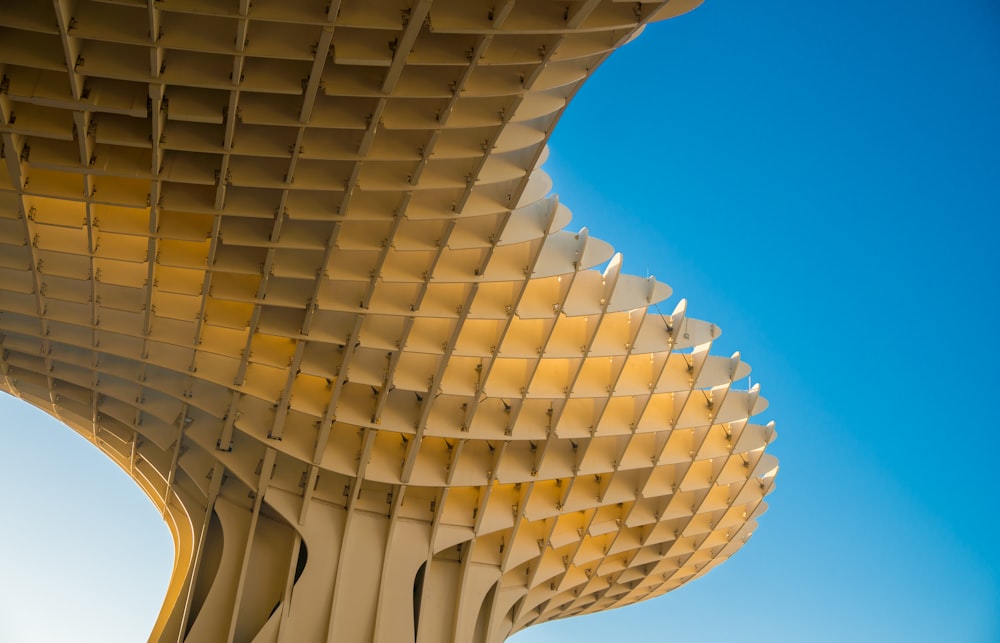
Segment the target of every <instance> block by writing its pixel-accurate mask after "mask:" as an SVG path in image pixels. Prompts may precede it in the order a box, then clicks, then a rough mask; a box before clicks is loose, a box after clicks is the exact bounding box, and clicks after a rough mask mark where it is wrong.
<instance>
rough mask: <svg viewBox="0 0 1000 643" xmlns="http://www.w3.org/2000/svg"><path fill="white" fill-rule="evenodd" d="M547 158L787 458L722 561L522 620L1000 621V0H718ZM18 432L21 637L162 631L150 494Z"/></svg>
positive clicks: (869, 634)
mask: <svg viewBox="0 0 1000 643" xmlns="http://www.w3.org/2000/svg"><path fill="white" fill-rule="evenodd" d="M546 169H547V171H548V172H549V173H550V174H551V175H552V176H553V179H554V185H555V191H556V192H558V193H559V194H560V198H561V201H562V202H563V203H565V204H566V205H567V206H568V207H569V208H570V209H571V210H572V211H573V213H574V220H573V222H572V223H571V224H570V227H571V228H579V227H581V226H587V227H588V228H589V230H590V232H591V234H592V235H594V236H596V237H599V238H601V239H604V240H606V241H608V242H610V243H612V244H613V245H614V246H615V247H616V248H617V249H618V250H621V251H622V252H623V253H624V259H625V261H624V265H625V269H626V271H628V272H631V273H636V274H647V273H652V274H654V275H656V276H657V277H658V278H659V279H660V280H662V281H665V282H667V283H669V284H670V285H671V286H672V287H673V289H674V293H675V294H674V297H673V298H672V299H671V300H669V301H668V302H666V304H664V305H661V308H662V309H663V310H664V312H669V310H671V309H672V308H673V305H674V304H675V303H676V301H677V300H678V299H679V298H681V297H684V298H687V299H688V302H689V307H688V311H689V314H690V315H691V316H692V317H696V318H700V319H706V320H709V321H712V322H715V323H717V324H719V325H720V326H721V327H722V329H723V332H724V334H723V336H722V338H721V339H720V340H719V342H718V345H717V348H716V352H718V353H720V354H729V353H731V352H732V351H734V350H739V351H741V353H742V357H743V359H744V360H746V361H747V362H749V363H750V364H751V365H752V366H753V367H754V372H753V375H752V377H753V381H754V382H760V384H761V387H762V394H763V395H764V396H765V397H767V398H768V399H769V400H770V404H771V406H770V408H769V409H768V410H767V412H766V413H765V414H764V415H763V416H762V417H761V419H762V420H764V421H766V420H770V419H773V420H775V421H776V423H777V430H778V440H777V441H776V442H775V443H774V444H773V445H772V447H771V449H770V450H771V452H773V453H774V454H775V455H777V457H778V458H779V459H780V462H781V471H780V472H779V475H778V479H777V490H776V491H775V492H774V494H772V495H771V496H770V497H769V504H770V507H771V508H770V510H769V511H768V513H767V514H765V515H764V516H763V517H762V519H761V520H760V527H759V529H758V531H757V532H756V533H755V534H754V537H753V538H752V539H751V540H750V542H749V543H748V544H747V545H746V546H745V547H744V548H743V549H742V550H741V551H740V552H738V553H737V554H736V555H735V556H734V557H733V558H732V559H731V560H729V561H727V562H726V563H724V564H723V565H721V566H720V567H718V568H716V569H715V570H713V571H712V572H711V573H710V574H708V575H707V576H706V577H704V578H702V579H699V580H698V581H695V582H694V583H691V584H690V585H688V586H685V587H683V588H681V589H679V590H677V591H675V592H672V593H670V594H668V595H667V596H665V597H663V598H661V599H657V600H653V601H649V602H646V603H643V604H641V605H638V606H634V607H630V608H626V609H621V610H615V611H612V612H608V613H604V614H599V615H596V616H588V617H576V618H572V619H568V620H567V621H565V622H556V623H552V624H546V625H542V626H537V627H535V628H530V629H528V630H526V631H525V632H523V633H521V634H518V635H516V636H515V637H513V638H512V639H511V641H512V643H542V642H545V643H568V642H569V641H573V642H574V643H598V642H604V641H608V640H620V639H623V638H624V639H628V640H635V641H664V642H667V641H678V642H681V641H699V642H700V643H713V642H722V641H726V642H729V641H733V640H740V641H743V642H747V643H752V642H755V641H760V642H764V641H766V642H768V643H786V642H787V643H799V642H805V641H808V642H810V643H813V642H821V643H822V642H830V643H833V642H841V641H862V642H869V641H873V642H882V641H907V642H918V643H923V642H926V643H939V642H946V641H947V642H952V641H954V642H957V643H998V642H1000V607H998V606H1000V551H998V547H997V539H998V536H997V534H998V531H1000V529H998V528H1000V518H998V514H1000V499H998V494H997V491H996V489H997V483H996V480H995V478H996V474H997V473H1000V466H998V465H997V463H996V458H997V452H998V447H1000V439H998V435H1000V432H997V431H996V430H994V428H993V427H992V421H993V420H992V418H991V417H990V411H991V410H992V408H993V407H994V406H995V405H996V402H997V401H998V399H1000V396H998V395H997V393H996V389H997V385H996V379H997V369H996V367H995V361H996V357H995V356H996V355H997V344H998V331H1000V323H998V319H1000V314H998V313H1000V304H998V299H1000V255H998V252H997V245H998V242H1000V223H998V219H1000V5H998V4H997V3H996V2H995V1H994V0H956V1H955V2H952V3H947V4H942V3H931V2H929V1H927V0H911V1H908V2H904V1H903V0H883V1H881V2H878V3H870V2H860V1H858V0H844V1H843V2H839V3H835V4H830V3H825V4H818V3H807V2H801V0H798V1H793V0H777V1H775V2H770V3H734V2H724V1H723V0H709V1H708V2H707V3H706V4H704V5H702V6H701V7H700V8H698V9H696V10H695V11H694V12H692V13H691V14H689V15H687V16H683V17H680V18H678V19H675V20H672V21H668V22H666V23H660V24H656V25H652V26H650V27H649V28H648V29H647V30H646V32H645V33H644V34H643V35H642V36H641V37H640V38H639V39H637V40H636V41H634V42H632V43H631V44H629V45H628V46H627V47H625V48H623V49H622V50H621V51H619V52H617V53H616V54H615V55H614V56H612V58H611V59H610V60H609V61H608V62H607V63H606V64H605V66H604V67H602V68H601V69H599V70H598V71H597V73H596V74H595V76H594V77H593V78H592V79H591V80H590V81H589V82H588V83H587V85H586V86H585V87H584V89H583V90H582V91H581V92H580V94H579V95H578V96H577V98H576V99H574V102H573V104H572V106H571V107H570V109H569V110H568V111H567V114H566V116H565V117H564V118H563V121H562V122H561V123H560V126H559V128H558V129H557V130H556V133H555V135H554V137H553V139H552V141H551V155H550V159H549V161H548V164H547V166H546ZM0 432H2V434H3V436H4V443H5V446H6V448H5V451H4V455H5V460H4V463H3V465H2V466H0V507H2V508H3V519H2V520H0V641H2V642H3V643H8V642H10V643H26V642H35V641H43V642H46V643H48V642H58V641H73V642H78V641H94V642H96V641H111V642H116V641H122V642H128V641H137V640H145V637H146V634H147V633H148V631H149V629H150V628H151V626H152V623H153V620H154V619H155V616H156V613H157V611H158V609H159V606H160V601H161V600H162V594H163V591H164V590H165V587H166V582H167V579H168V577H169V573H170V566H171V562H172V549H171V547H172V546H171V542H170V536H169V533H168V532H167V529H166V527H165V526H164V525H163V523H162V521H161V520H160V518H159V516H158V514H157V512H156V511H155V509H153V507H152V505H151V504H150V503H149V502H148V500H146V498H145V497H144V496H143V495H142V492H141V491H139V489H138V488H137V487H136V486H135V485H134V484H132V483H131V482H130V481H129V480H128V478H127V476H126V475H125V474H124V473H122V472H121V471H119V470H118V469H117V468H116V467H115V466H114V465H113V464H111V463H110V461H108V460H106V459H105V458H104V457H103V456H102V455H101V454H100V453H98V452H97V450H96V449H94V448H93V447H91V446H90V445H88V444H87V443H86V442H85V441H84V440H83V439H81V438H79V437H77V436H75V435H74V434H73V432H72V431H70V430H67V429H65V428H61V427H59V426H58V425H57V424H56V423H55V422H54V421H50V420H48V418H43V417H39V414H38V413H36V412H34V410H33V409H30V408H27V407H26V405H24V404H20V403H18V402H17V401H16V400H13V399H12V398H9V397H7V396H0Z"/></svg>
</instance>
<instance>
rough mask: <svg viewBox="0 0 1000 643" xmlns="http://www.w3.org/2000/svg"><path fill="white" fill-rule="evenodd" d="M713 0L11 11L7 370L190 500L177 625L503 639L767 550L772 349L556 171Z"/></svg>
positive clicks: (138, 473)
mask: <svg viewBox="0 0 1000 643" xmlns="http://www.w3.org/2000/svg"><path fill="white" fill-rule="evenodd" d="M692 4H693V3H691V2H686V3H685V2H681V1H680V0H674V1H672V2H668V3H663V2H656V3H620V2H612V1H609V0H585V1H581V2H569V1H560V2H524V1H522V2H513V1H511V0H507V1H500V0H497V1H495V2H494V1H493V0H434V1H433V3H432V2H431V1H430V0H415V1H414V2H412V3H411V2H409V1H407V0H397V1H394V0H379V1H378V2H370V1H363V0H342V1H339V2H338V1H336V0H335V1H333V2H326V1H322V2H316V1H314V0H297V1H294V2H292V1H287V0H286V1H283V2H279V1H278V0H254V2H253V3H250V2H248V1H238V0H162V1H154V0H150V1H149V2H142V1H137V0H77V1H75V2H73V1H70V0H53V1H52V2H41V1H39V2H15V1H13V0H2V1H0V73H2V84H0V143H2V161H3V163H4V166H5V168H6V170H7V171H6V173H0V347H2V360H0V369H2V375H3V380H2V381H3V389H4V390H5V391H6V392H8V393H10V394H12V395H15V396H17V397H20V398H21V399H24V400H26V401H27V402H29V403H31V404H33V405H35V406H38V407H39V408H42V409H44V410H46V411H48V412H49V413H51V414H53V415H54V416H56V417H57V418H59V419H61V420H62V421H63V422H65V423H66V424H67V425H69V426H71V427H72V428H74V429H75V430H76V431H78V432H79V433H81V434H82V435H84V436H85V437H87V438H88V439H89V440H91V441H92V442H93V443H94V444H95V445H96V446H97V447H98V448H100V449H101V450H102V451H103V452H105V453H106V454H107V455H109V456H110V457H111V458H112V459H114V460H115V461H116V462H117V463H118V464H119V465H120V466H121V467H122V468H124V469H125V470H126V471H127V472H128V473H129V474H130V475H131V476H132V477H133V478H134V479H135V480H136V482H137V483H138V484H139V485H140V486H141V487H142V488H143V489H144V490H145V492H146V493H147V494H148V495H149V497H150V499H151V500H152V501H153V502H154V503H155V504H156V506H158V507H159V508H161V509H162V511H163V515H164V518H165V520H166V521H167V523H168V525H169V526H170V529H171V533H172V534H173V536H174V540H175V547H176V560H175V570H174V575H173V577H172V580H171V584H170V587H169V589H168V593H167V597H166V600H165V602H164V607H163V611H162V612H161V615H160V619H159V620H158V621H157V624H156V627H155V629H154V631H153V633H152V635H151V638H152V639H153V640H160V641H167V640H187V641H279V640H288V641H293V640H294V641H298V640H303V641H314V640H315V641H320V640H338V641H340V640H343V641H380V642H381V641H386V642H387V641H393V642H397V641H407V640H409V641H416V642H417V643H426V642H431V641H445V640H454V641H476V642H481V643H487V642H494V641H502V640H503V639H504V638H506V637H507V636H509V635H510V634H511V633H513V632H515V631H518V630H520V629H523V628H524V627H527V626H529V625H532V624H534V623H539V622H544V621H547V620H551V619H554V618H563V617H567V616H572V615H575V614H580V613H588V612H595V611H600V610H604V609H609V608H612V607H618V606H622V605H627V604H630V603H633V602H636V601H638V600H643V599H646V598H649V597H653V596H657V595H660V594H663V593H665V592H667V591H669V590H671V589H674V588H676V587H678V586H680V585H681V584H682V583H685V582H687V581H689V580H691V579H693V578H696V577H698V576H700V575H702V574H704V573H705V572H707V571H708V570H709V569H711V568H712V567H714V566H715V565H717V564H718V563H720V562H722V561H723V560H725V559H726V558H728V557H729V556H730V555H731V554H732V553H733V552H734V551H735V550H736V549H738V548H739V547H740V546H741V545H742V544H743V543H744V542H745V541H746V539H747V538H748V537H749V535H750V533H751V532H752V531H753V529H754V528H755V526H756V520H755V519H756V518H757V517H758V516H759V515H760V514H761V513H762V512H763V511H764V510H765V508H766V503H765V502H764V497H765V496H766V495H767V494H768V493H769V492H770V491H771V489H772V487H773V479H774V475H775V473H776V470H777V463H776V460H775V459H774V458H773V457H772V456H771V455H769V454H766V453H765V448H766V446H767V445H768V444H769V443H770V442H771V441H772V440H773V439H774V437H775V432H774V429H773V425H771V424H768V425H766V426H762V425H759V424H755V423H753V422H752V421H751V418H752V417H753V416H754V415H756V414H758V413H760V412H761V411H763V410H764V408H765V407H766V402H765V401H764V399H763V398H761V397H760V396H759V394H758V388H757V386H753V387H751V388H747V387H746V386H745V385H741V384H740V382H741V381H742V380H744V379H745V378H746V376H747V375H748V374H749V367H748V366H746V365H745V364H744V363H743V362H742V361H741V360H740V357H739V354H735V355H733V356H731V357H722V356H716V355H711V354H710V353H709V349H710V347H711V344H712V342H713V340H714V339H715V338H717V337H718V335H719V330H718V329H717V328H716V326H715V325H713V324H710V323H707V322H701V321H698V320H695V319H692V318H689V317H688V316H687V314H686V304H685V302H683V301H681V303H680V304H678V305H677V306H676V308H674V309H673V311H672V313H671V314H669V315H664V314H661V313H660V312H658V307H657V304H658V303H659V302H661V301H663V300H665V299H666V298H668V297H669V296H670V294H671V291H670V288H669V287H667V286H666V285H665V284H662V283H660V282H657V281H656V280H655V279H653V278H640V277H636V276H632V275H629V274H627V273H624V272H623V271H622V259H621V256H620V255H618V254H615V253H614V251H613V249H612V248H611V247H610V246H609V245H608V244H606V243H604V242H602V241H600V240H597V239H595V238H592V237H590V236H589V234H588V233H587V230H586V229H583V230H580V231H578V232H571V231H568V230H566V229H565V227H566V225H567V224H568V223H569V221H570V213H569V211H568V209H567V208H566V207H565V206H564V205H562V204H561V203H560V202H559V200H558V199H557V198H556V197H555V196H554V195H552V194H551V188H552V185H551V181H550V180H549V179H548V177H547V176H546V175H545V174H544V172H543V171H542V170H541V169H539V167H540V166H541V164H542V163H543V162H544V157H545V143H546V141H547V139H548V136H549V134H550V133H551V131H552V128H553V127H554V125H555V123H556V121H557V120H558V117H559V115H560V114H561V113H562V110H563V109H564V108H565V106H566V105H567V103H568V101H569V100H570V99H571V98H572V96H573V94H574V92H575V91H576V90H577V88H578V87H579V86H580V84H581V83H582V82H583V81H584V80H585V79H586V78H587V77H588V76H589V74H590V73H592V72H593V70H594V69H595V68H596V67H597V66H598V65H599V64H600V62H601V61H602V60H603V59H604V58H605V57H606V56H608V55H609V54H610V53H611V52H612V51H614V50H615V49H616V48H618V47H620V46H622V45H623V44H625V43H626V42H627V41H628V40H630V39H631V38H633V37H635V35H636V34H637V32H638V31H640V30H641V29H642V27H643V26H644V25H645V24H646V23H648V22H650V21H652V20H660V19H663V18H667V17H671V16H673V15H676V14H677V13H680V12H683V11H685V10H687V9H689V8H690V7H691V6H692Z"/></svg>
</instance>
